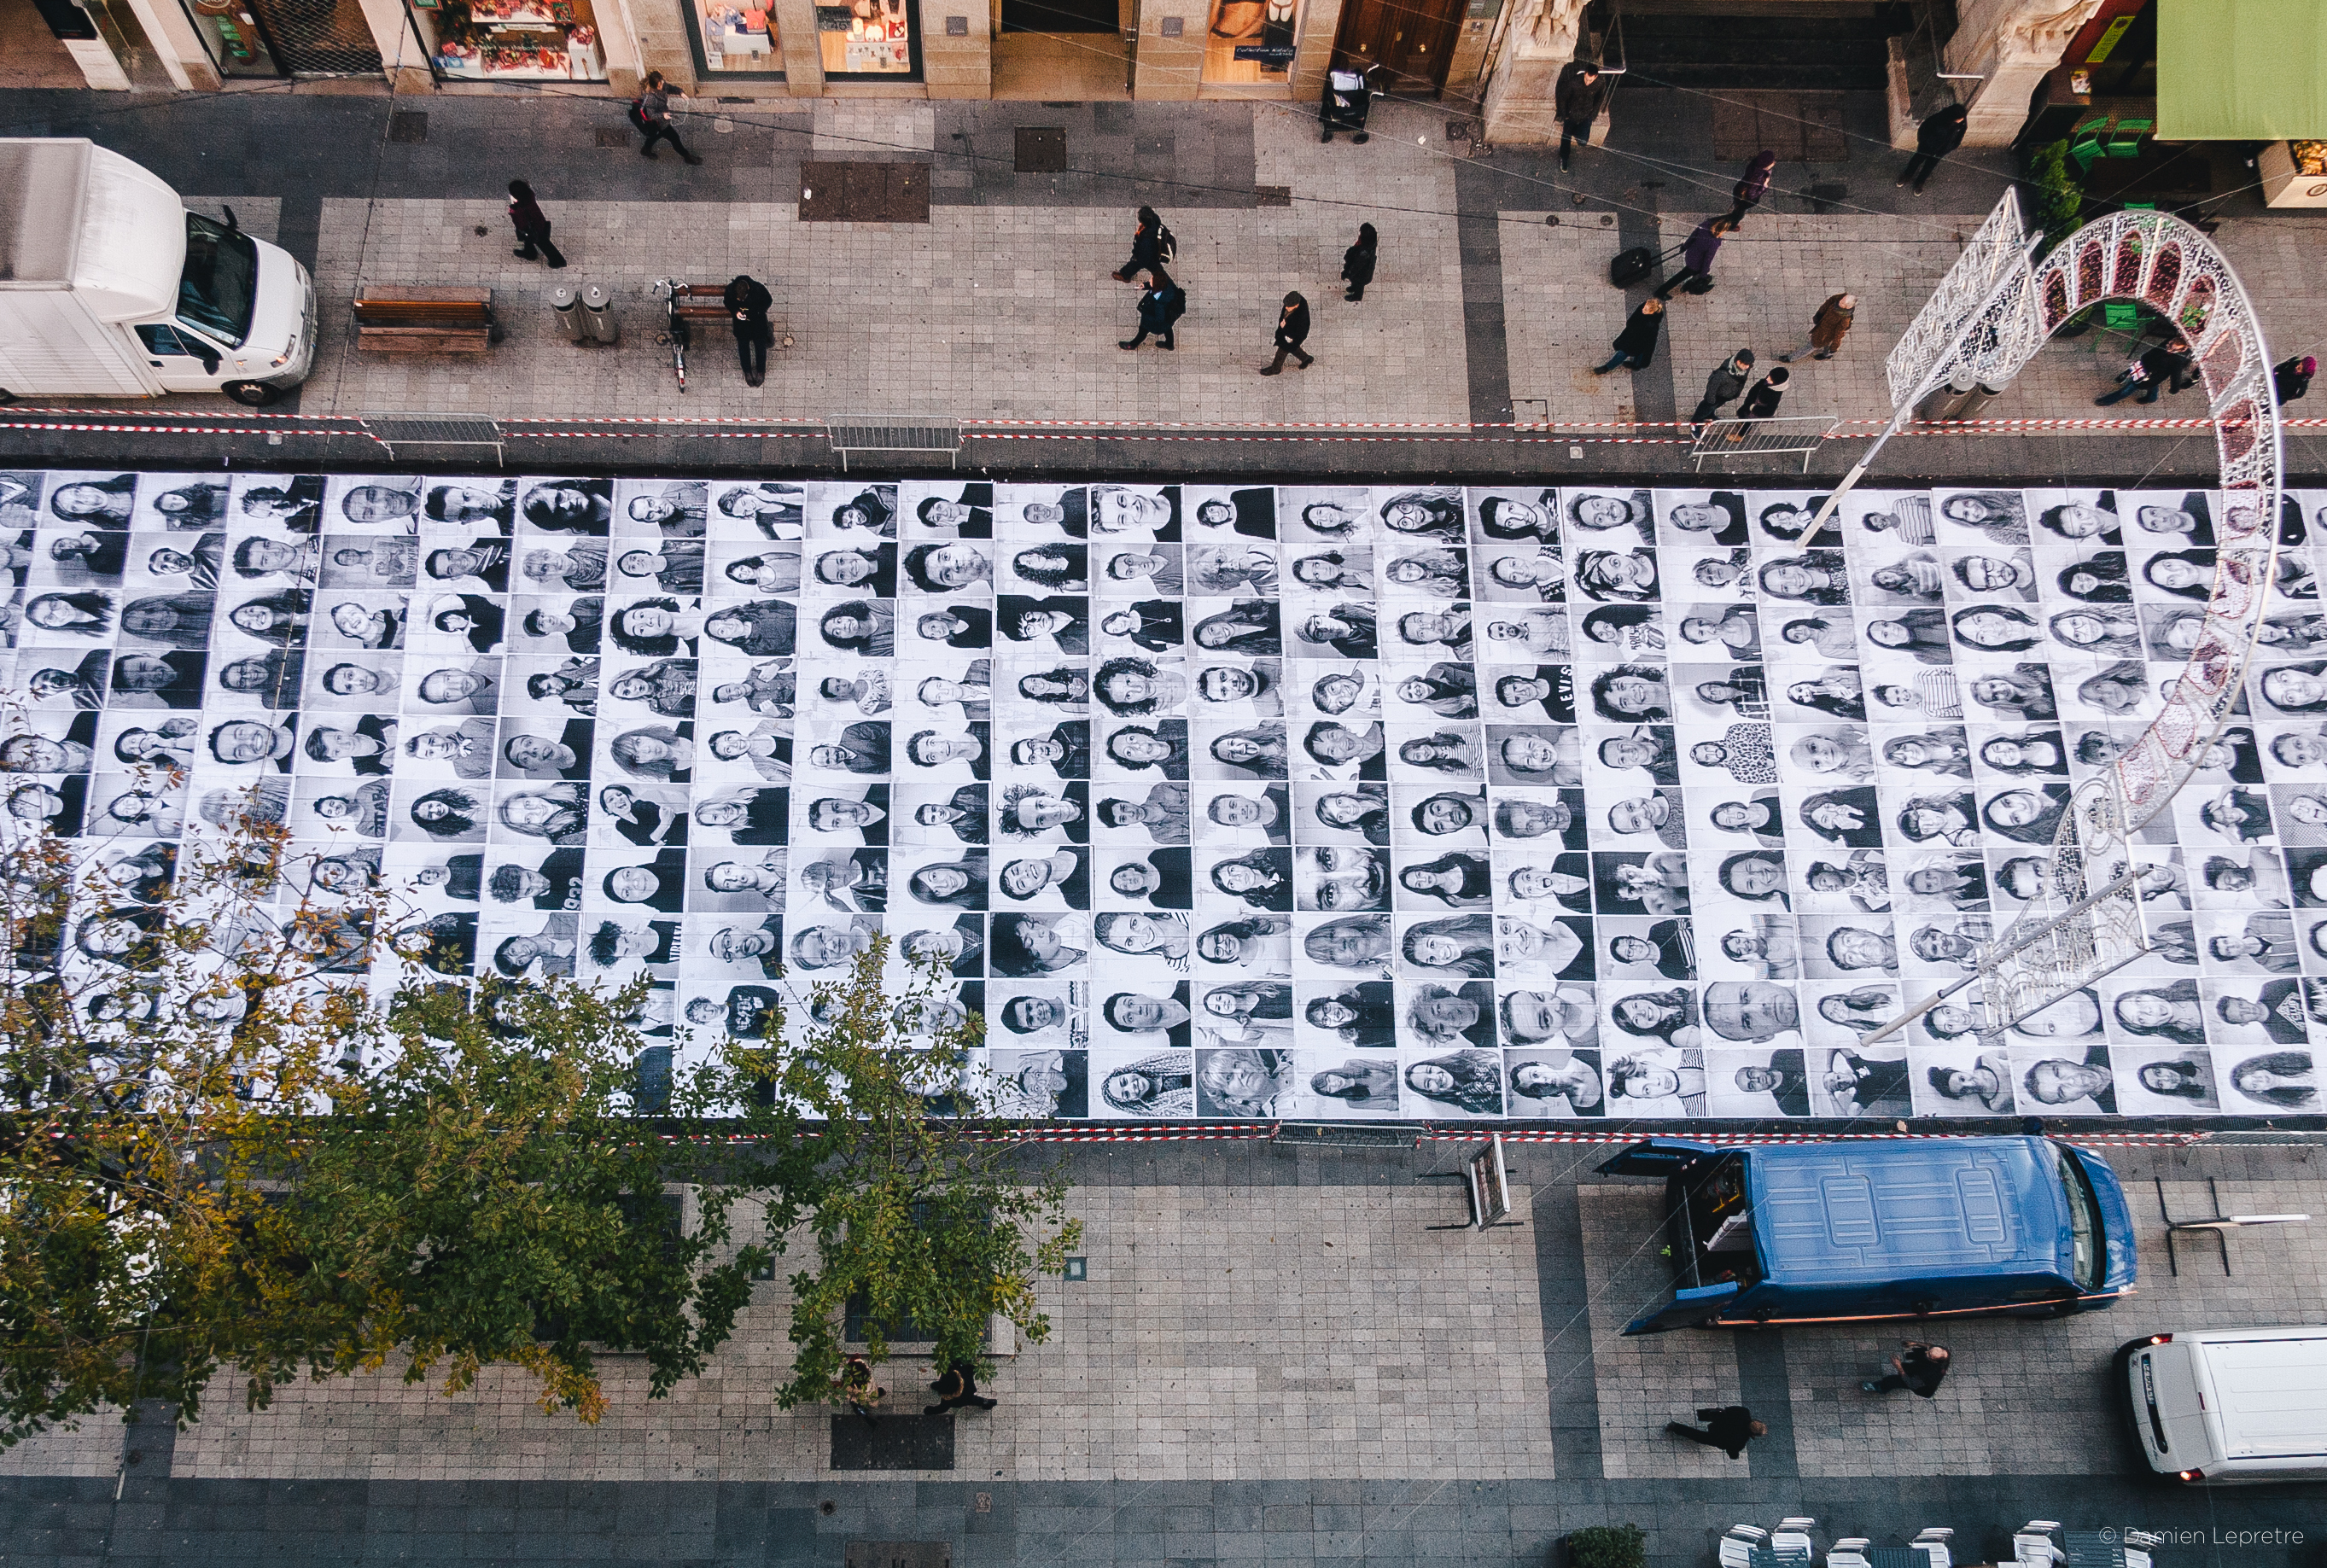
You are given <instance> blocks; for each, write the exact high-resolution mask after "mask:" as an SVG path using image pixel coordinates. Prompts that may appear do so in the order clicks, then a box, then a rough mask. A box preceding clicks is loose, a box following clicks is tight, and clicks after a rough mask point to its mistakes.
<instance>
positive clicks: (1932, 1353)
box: [1859, 1339, 1949, 1399]
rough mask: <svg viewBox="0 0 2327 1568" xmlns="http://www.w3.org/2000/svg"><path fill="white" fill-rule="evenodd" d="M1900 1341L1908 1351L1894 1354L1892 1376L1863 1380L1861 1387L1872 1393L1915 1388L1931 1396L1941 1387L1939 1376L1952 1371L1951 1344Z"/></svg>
mask: <svg viewBox="0 0 2327 1568" xmlns="http://www.w3.org/2000/svg"><path fill="white" fill-rule="evenodd" d="M1899 1343H1900V1344H1901V1345H1902V1346H1904V1347H1905V1348H1906V1354H1905V1355H1904V1356H1893V1357H1892V1358H1891V1376H1890V1377H1884V1378H1882V1379H1880V1380H1879V1381H1869V1382H1865V1383H1862V1384H1860V1385H1859V1387H1861V1388H1863V1389H1864V1390H1865V1391H1866V1392H1867V1393H1869V1394H1892V1393H1896V1392H1897V1391H1898V1390H1900V1389H1902V1388H1906V1389H1911V1390H1912V1391H1913V1392H1915V1393H1917V1394H1920V1395H1922V1396H1923V1397H1924V1398H1926V1399H1929V1398H1930V1396H1931V1395H1934V1394H1937V1393H1938V1392H1939V1380H1940V1379H1941V1378H1943V1377H1946V1376H1947V1375H1948V1366H1949V1360H1948V1348H1947V1347H1946V1346H1945V1345H1928V1344H1925V1343H1924V1342H1923V1341H1922V1340H1920V1339H1902V1340H1900V1341H1899Z"/></svg>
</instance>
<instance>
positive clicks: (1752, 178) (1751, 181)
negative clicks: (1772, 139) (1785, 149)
mask: <svg viewBox="0 0 2327 1568" xmlns="http://www.w3.org/2000/svg"><path fill="white" fill-rule="evenodd" d="M1777 167H1778V154H1775V153H1772V152H1771V151H1770V150H1769V149H1768V148H1766V147H1765V148H1763V149H1762V151H1761V152H1758V153H1756V154H1753V161H1752V163H1748V164H1747V165H1746V166H1745V177H1744V178H1743V180H1740V181H1738V182H1737V188H1736V189H1735V190H1734V191H1730V193H1729V198H1730V200H1731V201H1733V202H1734V203H1735V205H1734V206H1733V207H1731V208H1730V209H1729V227H1730V228H1732V229H1734V228H1736V227H1737V226H1738V225H1739V224H1741V223H1743V222H1744V221H1745V214H1747V213H1748V212H1751V211H1752V210H1753V209H1755V208H1756V207H1759V206H1760V205H1762V197H1764V196H1767V195H1768V194H1769V193H1770V176H1771V173H1774V172H1775V171H1776V169H1777Z"/></svg>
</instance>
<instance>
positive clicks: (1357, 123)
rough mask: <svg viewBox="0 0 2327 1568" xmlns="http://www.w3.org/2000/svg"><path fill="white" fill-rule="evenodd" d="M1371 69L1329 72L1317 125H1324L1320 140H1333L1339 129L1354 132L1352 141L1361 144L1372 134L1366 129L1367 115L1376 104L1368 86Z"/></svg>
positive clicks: (1319, 133) (1320, 132) (1320, 131)
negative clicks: (1367, 81)
mask: <svg viewBox="0 0 2327 1568" xmlns="http://www.w3.org/2000/svg"><path fill="white" fill-rule="evenodd" d="M1373 69H1378V68H1370V67H1369V69H1368V70H1329V71H1327V72H1326V73H1325V100H1324V103H1323V105H1322V107H1320V108H1319V110H1318V113H1317V124H1318V125H1319V126H1321V127H1322V128H1321V129H1320V130H1319V132H1318V134H1317V139H1318V140H1319V141H1321V142H1330V141H1332V139H1333V133H1334V132H1335V131H1350V132H1354V133H1355V135H1351V136H1350V140H1351V141H1353V142H1356V143H1357V144H1359V145H1360V146H1362V145H1364V144H1365V141H1366V138H1367V137H1368V136H1369V135H1370V134H1371V133H1369V131H1368V130H1367V129H1366V116H1367V114H1368V113H1369V111H1370V110H1371V109H1372V107H1373V100H1374V95H1373V91H1372V89H1369V87H1367V85H1366V78H1367V77H1368V75H1369V74H1370V72H1371V70H1373Z"/></svg>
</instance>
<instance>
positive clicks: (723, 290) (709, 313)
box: [678, 283, 727, 322]
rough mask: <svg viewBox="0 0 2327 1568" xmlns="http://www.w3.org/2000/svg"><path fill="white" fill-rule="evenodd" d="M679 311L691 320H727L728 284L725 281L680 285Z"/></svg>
mask: <svg viewBox="0 0 2327 1568" xmlns="http://www.w3.org/2000/svg"><path fill="white" fill-rule="evenodd" d="M678 313H679V314H680V315H682V316H684V317H686V318H687V320H688V321H690V322H725V321H726V320H727V285H725V284H724V283H690V284H684V285H680V288H679V291H678Z"/></svg>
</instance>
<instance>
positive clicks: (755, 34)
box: [693, 0, 784, 77]
mask: <svg viewBox="0 0 2327 1568" xmlns="http://www.w3.org/2000/svg"><path fill="white" fill-rule="evenodd" d="M693 4H694V7H695V9H694V13H693V14H694V20H695V24H696V45H697V48H698V50H699V51H700V53H701V55H702V65H703V69H704V70H706V71H711V72H717V73H720V74H723V75H729V76H736V75H745V76H773V77H780V76H782V75H783V73H784V61H783V54H782V51H780V50H779V49H778V48H777V40H778V33H777V28H776V16H775V13H774V12H773V11H771V9H769V8H768V6H767V5H765V4H764V0H763V3H762V4H759V5H752V4H751V3H749V0H743V3H738V0H693Z"/></svg>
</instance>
